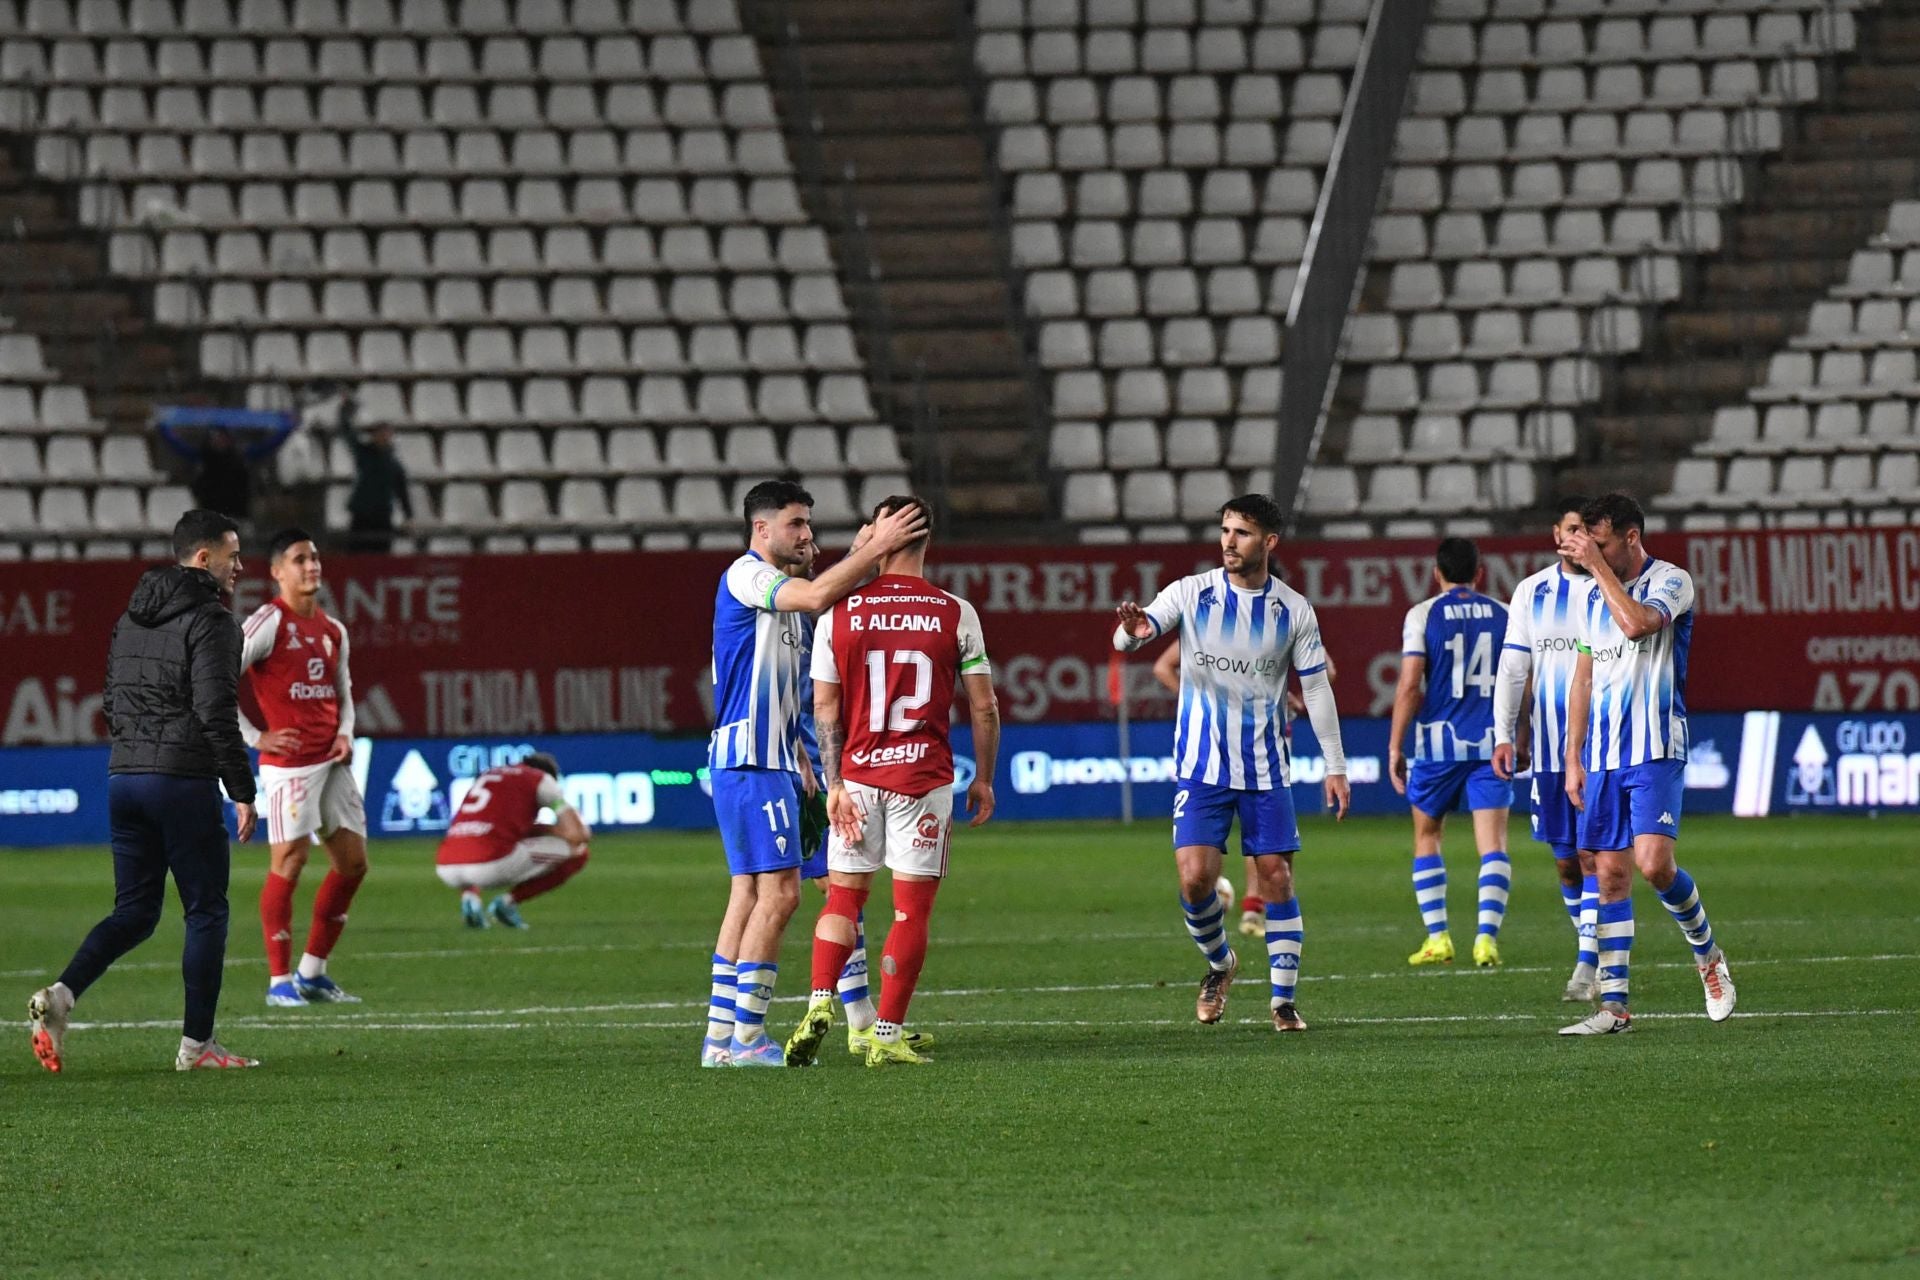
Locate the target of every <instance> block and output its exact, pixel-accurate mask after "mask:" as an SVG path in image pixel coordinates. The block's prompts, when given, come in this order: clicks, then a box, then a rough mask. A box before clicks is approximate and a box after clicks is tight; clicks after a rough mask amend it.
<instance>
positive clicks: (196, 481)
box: [154, 421, 293, 523]
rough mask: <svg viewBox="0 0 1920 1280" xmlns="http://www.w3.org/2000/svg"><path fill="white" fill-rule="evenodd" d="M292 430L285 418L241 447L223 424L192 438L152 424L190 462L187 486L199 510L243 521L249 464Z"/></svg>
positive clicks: (247, 511)
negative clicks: (190, 471)
mask: <svg viewBox="0 0 1920 1280" xmlns="http://www.w3.org/2000/svg"><path fill="white" fill-rule="evenodd" d="M292 429H293V423H292V422H291V421H289V422H288V423H287V424H286V425H285V426H284V427H281V428H277V429H271V430H263V431H260V432H259V433H258V436H257V438H256V439H254V440H252V441H250V442H249V443H247V444H246V445H244V446H243V445H242V444H241V443H240V441H239V440H238V439H237V438H236V437H235V436H234V434H233V432H232V431H231V430H230V429H228V428H226V427H213V428H211V429H210V430H208V431H206V432H204V433H201V435H200V438H199V439H198V440H197V441H196V440H188V439H187V438H185V437H184V436H182V435H181V434H180V433H179V430H178V429H177V428H175V427H171V426H169V425H167V424H166V423H165V422H156V423H155V424H154V430H155V431H156V432H158V433H159V436H160V438H161V439H162V440H164V441H166V443H167V447H168V448H169V449H172V450H173V451H174V452H175V453H177V454H179V455H180V456H181V457H183V458H185V459H186V460H187V461H188V462H190V463H192V464H194V472H193V479H192V480H191V481H189V482H188V486H187V487H188V489H189V490H190V491H191V492H192V493H193V500H194V502H195V503H196V504H197V505H198V506H199V507H200V508H202V509H203V510H207V511H218V512H219V513H220V514H221V515H223V516H227V517H230V518H231V519H234V520H238V521H241V522H243V523H244V522H245V521H247V520H248V519H250V518H251V517H252V515H253V464H254V463H256V462H258V461H260V460H261V459H262V458H265V457H267V456H268V455H269V454H271V453H273V452H274V451H275V450H276V449H278V448H279V447H280V446H281V445H282V444H284V443H285V442H286V439H287V436H288V434H289V433H290V432H291V431H292Z"/></svg>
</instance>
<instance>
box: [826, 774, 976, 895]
mask: <svg viewBox="0 0 1920 1280" xmlns="http://www.w3.org/2000/svg"><path fill="white" fill-rule="evenodd" d="M846 786H847V796H848V798H850V799H851V800H852V801H853V802H854V803H855V804H857V805H858V806H860V808H861V810H862V811H863V812H864V813H865V814H866V815H867V820H866V823H865V825H864V826H862V828H861V830H860V842H859V843H858V844H851V845H850V844H848V843H847V842H846V841H844V840H842V839H841V838H840V833H839V832H837V831H836V832H834V833H833V835H832V837H831V838H830V839H829V840H828V841H827V870H829V871H846V872H851V873H854V874H860V875H871V874H872V873H873V872H875V871H878V870H879V869H880V868H881V867H882V866H884V867H886V868H887V870H889V871H892V872H894V873H896V874H899V875H908V876H931V877H934V878H936V879H937V878H939V877H942V876H945V875H946V874H947V841H948V839H949V837H950V836H951V834H952V831H953V788H952V787H935V788H934V789H933V790H931V791H929V792H927V794H925V795H923V796H903V795H901V794H899V793H898V792H894V791H882V790H881V789H880V788H878V787H869V786H867V785H866V784H865V783H861V782H851V781H849V782H848V783H847V784H846Z"/></svg>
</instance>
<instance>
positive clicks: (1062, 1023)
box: [71, 1009, 1915, 1033]
mask: <svg viewBox="0 0 1920 1280" xmlns="http://www.w3.org/2000/svg"><path fill="white" fill-rule="evenodd" d="M1914 1013H1915V1011H1914V1010H1912V1009H1780V1010H1764V1009H1762V1010H1753V1011H1749V1012H1746V1013H1736V1014H1734V1015H1733V1016H1734V1017H1735V1018H1742V1019H1746V1018H1910V1017H1913V1016H1914ZM1568 1016H1570V1015H1568V1014H1566V1013H1557V1014H1549V1013H1457V1014H1406V1015H1401V1016H1394V1017H1376V1018H1367V1017H1325V1018H1321V1019H1319V1020H1318V1025H1321V1026H1335V1027H1337V1026H1342V1025H1349V1024H1351V1025H1361V1026H1419V1025H1424V1024H1428V1023H1475V1022H1502V1023H1512V1022H1535V1023H1537V1022H1558V1021H1561V1020H1562V1019H1564V1018H1566V1017H1568ZM1633 1016H1634V1021H1636V1022H1641V1021H1647V1020H1652V1019H1658V1020H1661V1021H1669V1020H1670V1021H1680V1020H1683V1019H1685V1020H1697V1019H1699V1018H1700V1017H1701V1016H1702V1015H1700V1014H1697V1013H1636V1014H1634V1015H1633ZM1232 1021H1233V1023H1234V1024H1235V1025H1239V1026H1249V1027H1250V1026H1258V1025H1261V1024H1262V1023H1263V1022H1264V1021H1265V1020H1264V1019H1258V1018H1239V1019H1234V1020H1232ZM179 1025H180V1023H179V1020H178V1019H174V1018H166V1019H158V1018H156V1019H150V1020H147V1021H138V1022H76V1023H74V1024H72V1028H71V1029H72V1030H75V1031H156V1030H160V1029H162V1028H167V1029H171V1028H175V1027H178V1026H179ZM221 1025H222V1026H223V1028H225V1029H226V1030H229V1031H232V1030H239V1031H244V1032H248V1033H251V1032H255V1031H405V1032H417V1031H558V1030H568V1031H578V1030H602V1031H674V1032H688V1031H696V1030H698V1029H699V1026H698V1024H697V1023H694V1022H688V1021H675V1022H658V1021H655V1022H574V1021H566V1022H555V1021H531V1022H498V1021H487V1022H355V1021H348V1020H335V1021H321V1020H318V1019H313V1018H290V1019H269V1018H259V1017H249V1018H229V1019H226V1020H225V1021H224V1022H223V1023H222V1024H221ZM918 1025H921V1026H926V1027H1034V1028H1046V1027H1093V1028H1097V1029H1101V1030H1106V1029H1111V1028H1114V1027H1177V1026H1191V1025H1194V1023H1193V1019H1191V1018H953V1019H929V1020H927V1021H925V1022H923V1023H920V1024H918Z"/></svg>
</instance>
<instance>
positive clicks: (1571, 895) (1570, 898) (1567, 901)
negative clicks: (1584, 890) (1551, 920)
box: [1560, 880, 1580, 937]
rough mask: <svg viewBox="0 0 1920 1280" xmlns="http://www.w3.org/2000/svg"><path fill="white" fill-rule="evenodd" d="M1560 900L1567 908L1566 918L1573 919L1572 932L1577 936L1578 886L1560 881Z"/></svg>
mask: <svg viewBox="0 0 1920 1280" xmlns="http://www.w3.org/2000/svg"><path fill="white" fill-rule="evenodd" d="M1560 901H1561V902H1562V903H1563V904H1564V905H1565V906H1566V908H1567V919H1569V920H1571V921H1573V932H1574V935H1575V936H1576V937H1577V936H1578V935H1579V933H1580V886H1579V885H1569V884H1567V883H1566V882H1565V881H1564V880H1563V881H1561V882H1560Z"/></svg>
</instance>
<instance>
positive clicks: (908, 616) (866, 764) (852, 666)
mask: <svg viewBox="0 0 1920 1280" xmlns="http://www.w3.org/2000/svg"><path fill="white" fill-rule="evenodd" d="M991 670H992V668H991V667H990V665H989V664H988V662H987V645H986V640H985V638H984V637H983V636H982V635H981V632H980V615H979V614H978V613H976V612H974V608H973V606H972V605H970V604H968V603H967V602H966V601H965V600H962V599H960V597H958V596H955V595H950V594H948V593H947V592H945V591H942V590H940V589H939V588H938V587H935V586H934V585H933V584H931V583H929V582H927V581H926V580H925V579H924V578H909V577H905V576H903V575H900V574H882V575H881V576H880V577H878V578H875V579H874V580H873V581H872V582H870V583H868V584H867V585H866V586H864V587H862V588H861V589H860V590H859V591H857V592H855V593H854V594H852V595H850V596H848V597H847V598H846V599H845V600H842V601H841V602H840V603H839V604H836V605H834V606H833V608H831V609H829V610H828V611H827V612H826V613H824V614H822V615H820V621H819V624H818V625H817V627H816V629H815V631H814V637H813V679H814V681H815V682H816V683H823V684H837V685H840V686H842V692H841V700H840V720H841V724H842V725H843V726H844V727H845V730H846V747H845V750H844V752H843V754H842V756H841V769H840V771H841V775H842V776H843V777H845V778H846V779H848V780H849V781H852V782H861V783H865V784H866V785H867V786H870V787H878V788H880V789H881V790H883V791H891V792H894V793H895V794H897V795H903V796H923V795H926V794H927V793H928V792H929V791H932V790H933V789H934V788H936V787H942V786H951V785H953V748H952V747H951V746H950V745H949V743H948V740H947V721H948V717H949V713H950V712H951V711H952V709H953V691H954V683H955V681H956V680H958V678H959V677H960V676H963V675H987V674H990V673H991Z"/></svg>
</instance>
